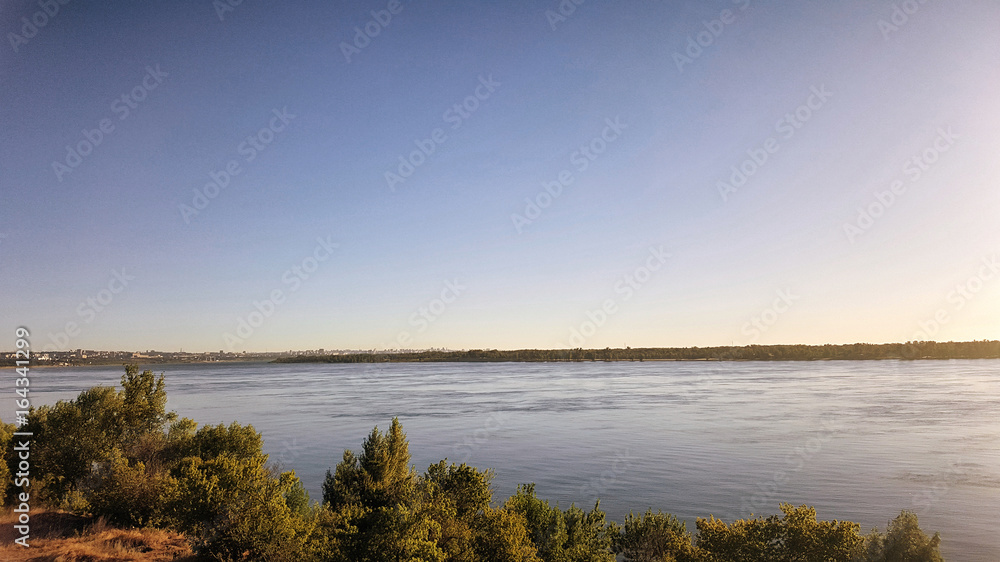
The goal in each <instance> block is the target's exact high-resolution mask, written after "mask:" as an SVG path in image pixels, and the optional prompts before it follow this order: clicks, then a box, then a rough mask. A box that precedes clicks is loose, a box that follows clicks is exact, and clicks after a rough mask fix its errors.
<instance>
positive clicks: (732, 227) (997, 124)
mask: <svg viewBox="0 0 1000 562" xmlns="http://www.w3.org/2000/svg"><path fill="white" fill-rule="evenodd" d="M43 4H44V5H43ZM53 6H54V7H53ZM53 10H54V11H53ZM997 21H1000V4H997V3H995V2H991V1H987V0H980V1H972V0H970V1H959V2H953V3H947V4H943V3H922V2H915V1H914V2H875V3H872V2H862V1H861V0H849V1H847V2H838V3H835V4H825V3H797V2H787V1H786V2H774V3H758V2H753V1H752V0H732V1H730V0H718V1H716V2H708V3H706V2H693V1H688V2H663V3H648V2H626V3H614V4H610V3H591V2H584V3H580V4H577V3H576V2H562V3H560V2H557V1H554V0H548V1H536V2H528V3H515V4H513V5H509V4H508V3H498V4H493V3H473V4H470V3H458V2H449V3H443V4H434V5H423V4H420V3H411V2H407V1H399V0H375V1H372V2H361V3H348V4H339V5H329V4H326V3H321V2H307V3H302V4H301V5H299V6H297V7H295V8H294V9H293V8H292V7H290V6H284V5H272V4H266V3H254V2H242V3H240V4H238V5H236V6H233V5H231V4H230V3H227V2H214V3H213V2H207V1H200V2H197V1H190V0H182V1H179V2H169V3H168V2H165V1H152V2H143V3H136V4H126V5H120V4H114V5H109V4H97V5H93V4H84V3H76V2H69V3H66V4H62V3H59V2H55V3H50V4H45V3H39V2H38V1H37V0H34V1H23V0H15V1H11V2H6V3H5V4H4V6H3V8H2V10H0V31H3V36H4V37H5V38H6V42H5V44H4V45H3V46H2V47H0V79H2V81H3V84H4V87H3V88H2V89H0V123H2V126H3V131H4V134H3V137H2V142H0V198H2V203H0V306H2V308H3V310H4V313H3V318H2V322H0V330H2V331H4V333H6V334H8V336H7V338H8V339H7V340H6V341H7V342H13V341H14V339H15V338H14V336H13V333H14V330H15V328H16V327H18V326H24V327H27V328H28V329H29V330H30V331H31V333H32V335H31V342H32V348H33V349H35V350H37V351H39V352H42V351H46V350H75V349H96V350H147V349H159V350H165V351H176V350H180V349H182V348H183V349H184V350H188V351H190V352H192V353H201V352H218V351H219V350H224V351H226V352H242V351H248V352H261V351H265V350H289V349H296V350H297V349H319V348H323V349H360V350H367V349H380V350H384V349H430V348H445V349H562V348H577V347H582V348H605V347H611V348H621V347H626V346H630V347H633V348H639V347H690V346H704V347H708V346H724V345H736V346H742V345H748V344H797V343H802V344H824V343H833V344H843V343H854V342H870V343H888V342H905V341H910V340H936V341H949V340H952V341H971V340H998V339H1000V322H998V319H1000V246H998V244H1000V221H998V220H997V216H998V211H1000V189H998V184H1000V163H998V161H997V158H996V155H997V154H998V153H1000V137H998V135H997V131H1000V104H998V103H997V101H996V99H997V92H998V91H1000V73H998V72H997V70H996V61H998V60H1000V29H998V28H997V26H996V25H995V22H997ZM11 347H12V343H10V344H4V343H3V340H0V350H2V349H8V348H11Z"/></svg>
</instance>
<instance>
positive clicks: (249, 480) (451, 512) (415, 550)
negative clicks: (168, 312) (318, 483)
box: [0, 365, 942, 562]
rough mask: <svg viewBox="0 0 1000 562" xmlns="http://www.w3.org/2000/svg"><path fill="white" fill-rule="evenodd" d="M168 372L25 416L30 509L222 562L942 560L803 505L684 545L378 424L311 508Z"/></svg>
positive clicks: (644, 516) (238, 428)
mask: <svg viewBox="0 0 1000 562" xmlns="http://www.w3.org/2000/svg"><path fill="white" fill-rule="evenodd" d="M166 398H167V396H166V390H165V386H164V379H163V375H160V377H159V378H157V377H155V376H154V375H153V373H152V372H151V371H148V370H147V371H144V372H142V373H139V371H138V367H136V366H134V365H129V366H127V367H126V368H125V374H124V376H123V377H122V389H121V390H117V389H116V388H114V387H102V386H98V387H94V388H91V389H89V390H86V391H84V392H82V393H81V394H80V395H79V396H78V397H77V398H76V399H74V400H69V401H60V402H58V403H56V404H55V405H51V406H49V405H46V406H42V407H40V408H37V409H33V410H32V411H31V413H30V414H29V415H28V420H27V423H26V424H25V425H24V426H23V427H21V428H20V429H19V431H25V432H31V433H33V438H32V442H31V463H32V467H31V494H32V498H33V501H34V502H36V504H37V502H39V500H41V501H42V502H44V503H45V504H47V505H49V506H54V507H59V508H63V509H66V510H69V511H71V512H74V513H78V514H84V515H91V516H100V517H104V518H105V519H106V520H107V521H109V522H110V523H112V524H115V525H118V526H123V527H156V528H168V529H174V530H178V531H181V532H183V533H185V534H186V535H187V536H188V537H189V539H190V540H191V541H192V544H193V546H194V548H195V550H196V551H197V552H198V553H199V554H201V555H204V556H205V557H207V558H210V559H213V560H220V561H235V560H254V561H258V560H260V561H286V560H287V561H292V560H295V561H318V562H319V561H336V562H347V561H354V562H359V561H368V562H383V561H384V562H390V561H392V562H395V561H403V560H408V561H426V562H430V561H437V562H445V561H454V562H474V561H484V562H493V561H497V562H499V561H504V562H507V561H510V562H514V561H518V562H602V561H603V562H614V561H615V560H616V559H618V560H625V561H628V562H666V561H679V562H722V561H814V560H815V561H821V560H822V561H844V562H862V561H867V562H896V561H899V562H903V561H913V562H923V561H940V560H942V559H941V556H940V554H939V552H938V545H939V543H940V537H939V536H938V534H937V533H935V534H934V535H933V536H928V535H927V534H925V533H924V532H923V531H922V530H921V529H920V527H919V524H918V520H917V517H916V515H914V514H912V513H910V512H906V511H903V512H902V513H901V514H900V515H899V516H898V517H896V518H895V519H893V520H892V521H890V522H889V525H888V528H887V529H886V532H884V533H883V532H879V531H878V530H876V529H873V530H872V531H871V532H869V533H868V534H862V533H861V529H860V526H859V525H858V524H857V523H853V522H850V521H822V520H818V519H817V514H816V511H815V510H814V509H813V508H811V507H807V506H799V507H795V506H792V505H788V504H781V505H780V508H781V512H782V513H781V515H771V516H768V517H756V518H749V519H742V520H737V521H734V522H732V523H726V522H724V521H722V520H719V519H715V518H713V517H709V518H708V519H703V518H698V519H697V521H696V522H695V532H694V533H692V532H691V531H689V530H688V529H687V527H686V526H685V524H684V523H683V522H681V521H679V520H677V518H676V517H674V516H672V515H670V514H666V513H662V512H655V513H654V512H652V511H650V510H647V511H645V512H644V513H641V514H631V513H630V514H629V515H628V516H626V518H625V519H624V521H622V522H621V523H616V522H609V521H607V520H606V518H605V514H604V512H603V511H602V510H601V509H600V502H597V503H596V504H595V505H594V506H593V507H592V508H591V509H589V510H588V509H583V508H580V507H577V506H576V505H570V506H569V507H568V508H565V509H563V508H560V507H559V506H558V505H552V504H550V503H549V502H548V501H546V500H543V499H541V498H539V497H537V495H536V493H535V488H534V485H532V484H525V485H521V486H519V487H518V489H517V492H516V493H515V494H514V495H512V496H511V497H509V498H507V499H505V500H502V501H500V500H497V499H496V498H494V497H493V489H492V486H491V481H492V479H493V471H492V470H481V469H479V468H476V467H472V466H468V465H466V464H464V463H463V464H458V465H456V464H454V463H448V462H447V460H442V461H440V462H439V463H436V464H432V465H430V466H429V467H428V468H427V470H426V471H425V472H423V473H418V472H417V471H416V469H415V468H414V467H413V466H412V465H411V464H410V460H411V457H410V453H409V444H408V441H407V438H406V435H405V433H404V432H403V429H402V425H401V424H400V423H399V420H398V419H393V420H392V423H391V425H390V427H389V429H388V430H387V431H385V432H384V433H383V432H381V431H379V429H378V428H377V427H376V428H375V429H373V430H372V432H371V433H370V434H369V435H368V437H367V438H366V439H365V440H364V442H363V443H362V447H361V449H360V451H359V452H358V453H354V452H352V451H344V453H343V456H342V457H341V460H340V462H339V463H337V464H336V466H335V467H334V468H333V469H332V470H329V471H327V474H326V479H325V481H324V483H323V497H322V501H321V502H310V499H309V495H308V494H307V493H306V491H305V489H304V487H303V486H302V484H301V482H300V481H299V479H298V477H297V476H296V475H295V473H294V471H281V470H280V469H279V468H277V467H275V466H274V465H273V464H272V463H269V462H268V457H267V455H265V454H264V453H263V441H262V439H261V435H260V434H259V433H257V432H256V431H255V430H254V429H253V427H252V426H249V425H246V426H242V425H240V424H238V423H235V422H234V423H232V424H230V425H228V426H226V425H222V424H220V425H216V426H213V425H206V426H201V427H198V425H197V424H196V423H195V422H194V421H192V420H190V419H187V418H181V419H178V418H177V416H176V414H174V413H173V412H167V411H166V410H165V406H166ZM14 431H15V426H13V425H11V424H0V446H2V447H3V449H2V450H3V451H4V456H5V459H4V460H5V462H4V463H2V464H0V482H3V483H4V484H5V487H6V496H5V499H6V502H7V504H8V505H11V504H13V503H14V502H15V501H16V495H17V493H19V492H21V491H22V490H21V488H20V487H17V486H15V485H14V481H13V479H12V478H11V476H12V475H13V474H15V473H16V471H17V462H18V459H17V458H16V455H15V454H14V452H13V446H12V445H13V443H12V438H13V432H14Z"/></svg>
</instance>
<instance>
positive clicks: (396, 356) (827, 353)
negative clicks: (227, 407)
mask: <svg viewBox="0 0 1000 562" xmlns="http://www.w3.org/2000/svg"><path fill="white" fill-rule="evenodd" d="M877 359H1000V341H987V340H982V341H968V342H933V341H919V342H906V343H883V344H871V343H853V344H844V345H832V344H827V345H747V346H742V347H737V346H722V347H646V348H631V347H626V348H624V349H622V348H615V349H612V348H604V349H579V348H578V349H517V350H498V349H470V350H468V351H445V350H432V351H414V352H400V353H396V352H378V351H373V352H371V353H350V354H341V355H294V356H289V357H281V358H278V359H275V361H274V362H275V363H408V362H489V361H496V362H502V361H514V362H544V361H671V360H672V361H822V360H877Z"/></svg>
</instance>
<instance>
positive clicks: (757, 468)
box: [0, 360, 1000, 561]
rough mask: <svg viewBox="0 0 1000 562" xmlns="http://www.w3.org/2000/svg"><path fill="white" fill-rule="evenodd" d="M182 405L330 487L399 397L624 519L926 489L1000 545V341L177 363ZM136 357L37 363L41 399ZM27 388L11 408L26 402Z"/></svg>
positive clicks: (871, 510)
mask: <svg viewBox="0 0 1000 562" xmlns="http://www.w3.org/2000/svg"><path fill="white" fill-rule="evenodd" d="M154 371H155V372H157V373H160V372H164V373H165V374H166V381H167V392H168V396H169V403H168V407H169V408H170V409H172V410H174V411H176V412H178V413H179V414H180V415H182V416H186V417H190V418H192V419H194V420H195V421H197V422H198V423H199V424H206V423H211V424H217V423H229V422H232V421H234V420H237V421H239V422H240V423H244V424H246V423H249V424H253V426H254V427H255V428H257V430H258V431H260V432H262V433H263V435H264V439H265V450H266V452H268V453H269V454H270V455H271V458H272V460H275V461H278V462H280V463H281V464H282V465H283V466H284V467H285V468H286V469H287V468H293V469H295V471H296V472H297V473H298V475H299V476H300V477H301V478H302V480H303V482H304V483H305V485H306V487H307V488H308V490H309V492H310V494H311V495H312V497H313V499H320V498H321V494H320V486H321V483H322V480H323V476H324V473H325V472H326V470H327V469H328V468H330V467H332V466H334V465H336V463H337V462H338V461H339V460H340V458H341V456H342V454H343V450H344V449H345V448H349V449H353V450H355V451H357V450H359V449H360V448H361V443H362V441H363V440H364V438H365V436H366V435H367V434H368V433H369V432H370V431H371V429H372V428H373V427H374V426H375V425H378V427H379V428H380V429H383V430H384V429H386V428H388V426H389V423H390V422H391V419H392V417H393V416H398V417H399V419H400V421H401V422H402V424H403V428H404V430H405V431H406V433H407V435H408V437H409V440H410V452H411V453H412V455H413V463H414V464H415V465H416V467H417V469H418V470H419V471H420V472H423V471H424V470H425V469H426V468H427V466H428V465H429V464H431V463H433V462H436V461H438V460H440V459H442V458H445V457H447V458H448V459H449V460H451V461H455V462H462V461H465V462H468V463H469V464H472V465H475V466H478V467H480V468H487V467H489V468H493V469H495V471H496V478H495V481H494V485H495V489H496V495H495V499H496V500H497V501H501V500H502V499H504V498H506V497H507V496H508V495H510V494H511V493H512V492H513V491H514V489H515V487H516V485H517V484H518V483H520V482H534V483H535V484H536V490H537V493H538V495H539V496H540V497H543V498H546V499H549V500H551V501H555V502H558V503H559V504H560V505H561V506H563V507H566V506H569V504H570V503H571V502H575V503H577V505H582V506H584V507H585V508H589V507H591V506H592V505H593V503H594V501H595V499H597V498H600V499H601V508H602V509H604V510H605V511H606V512H607V513H608V516H609V518H610V519H612V520H617V521H621V519H622V517H623V516H624V515H625V514H626V513H628V512H629V511H630V510H633V511H645V510H646V509H647V508H649V507H651V508H652V509H653V510H654V511H655V510H658V509H659V510H663V511H666V512H670V513H673V514H675V515H677V516H678V517H680V518H681V519H683V520H685V521H687V524H688V528H689V529H690V530H694V520H695V518H696V517H698V516H704V517H707V516H708V515H709V514H713V515H715V516H716V517H721V518H723V519H726V520H729V521H731V520H732V519H734V518H737V517H746V516H748V515H749V514H750V513H751V512H753V513H755V514H770V513H775V512H777V511H778V504H779V503H780V502H789V503H792V504H795V505H800V504H808V505H811V506H814V507H815V508H816V510H817V512H818V515H819V517H820V518H821V519H847V520H851V521H856V522H858V523H860V524H861V525H862V529H863V531H865V532H867V531H868V530H869V529H870V528H871V527H873V526H878V527H879V528H880V529H881V530H885V525H886V523H887V521H888V520H889V519H891V518H893V517H895V516H896V515H898V514H899V512H900V510H902V509H908V510H911V511H914V512H916V513H917V514H918V515H919V517H920V524H921V527H922V528H923V529H924V530H927V531H934V530H937V531H940V532H941V535H942V538H943V542H942V548H941V550H942V553H943V554H944V555H945V556H946V558H947V559H949V560H984V561H997V560H1000V532H998V529H1000V522H998V521H997V516H998V515H1000V403H998V398H1000V361H997V360H970V361H959V360H956V361H912V362H900V361H836V362H833V361H831V362H721V363H720V362H623V363H603V362H597V363H436V364H414V363H394V364H379V365H328V364H294V365H278V364H261V363H230V364H205V365H160V366H156V367H155V368H154ZM122 372H123V371H122V368H121V367H74V368H45V369H34V370H33V371H32V373H33V381H32V386H31V389H32V398H33V402H34V403H35V404H41V403H53V402H55V401H56V400H60V399H70V398H74V397H75V396H76V395H77V394H78V393H79V392H80V391H81V390H84V389H85V388H88V387H90V386H94V385H97V384H103V385H117V384H119V381H120V378H121V374H122ZM12 402H13V400H3V401H2V407H0V416H2V418H3V419H4V420H5V421H9V420H10V419H11V414H12V407H11V406H12V404H11V403H12Z"/></svg>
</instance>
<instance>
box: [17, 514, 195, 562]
mask: <svg viewBox="0 0 1000 562" xmlns="http://www.w3.org/2000/svg"><path fill="white" fill-rule="evenodd" d="M14 515H15V514H14V513H13V511H12V510H11V509H10V508H8V509H6V510H4V511H3V512H2V513H0V560H2V561H3V562H22V561H31V562H133V561H143V562H166V561H174V562H197V561H198V560H199V559H198V558H196V557H195V556H194V555H193V554H192V552H191V547H190V545H188V542H187V539H185V538H184V535H181V534H179V533H175V532H172V531H164V530H162V529H117V528H114V527H110V526H108V525H107V524H105V522H104V520H103V519H96V520H95V519H91V518H87V517H80V516H77V515H73V514H70V513H65V512H62V511H57V510H38V511H33V512H32V513H31V523H30V526H31V534H30V538H29V539H28V543H29V544H30V545H31V546H30V547H29V548H24V547H23V546H20V545H18V544H15V543H14V539H15V538H17V537H19V536H20V534H19V533H17V532H16V531H14V522H15V520H16V518H15V517H14Z"/></svg>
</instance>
